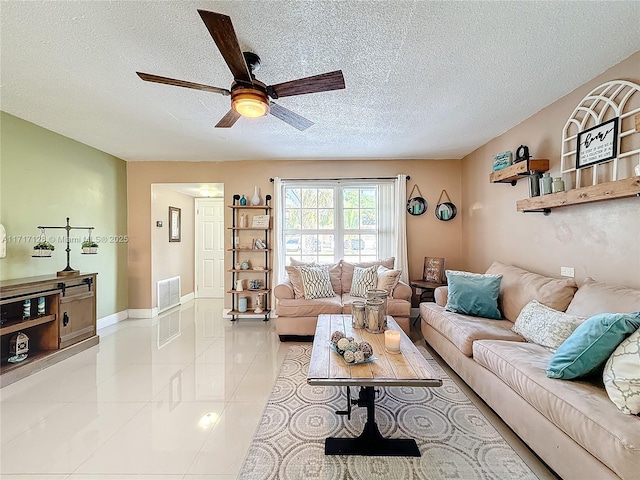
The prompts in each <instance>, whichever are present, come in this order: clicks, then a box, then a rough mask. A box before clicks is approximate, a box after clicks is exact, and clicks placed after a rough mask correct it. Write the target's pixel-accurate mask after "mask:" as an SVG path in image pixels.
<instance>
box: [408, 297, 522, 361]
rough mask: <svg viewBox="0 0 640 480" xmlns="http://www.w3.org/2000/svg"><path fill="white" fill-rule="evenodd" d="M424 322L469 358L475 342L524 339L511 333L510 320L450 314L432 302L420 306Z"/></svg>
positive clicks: (519, 340)
mask: <svg viewBox="0 0 640 480" xmlns="http://www.w3.org/2000/svg"><path fill="white" fill-rule="evenodd" d="M420 316H421V317H422V321H423V322H426V323H428V324H429V325H431V326H432V327H433V328H435V329H436V330H437V331H438V332H439V333H440V334H442V335H443V336H444V337H445V338H447V340H449V341H450V342H451V343H453V344H454V345H455V346H456V347H457V348H458V350H460V351H461V352H462V353H463V354H465V355H466V356H467V357H470V356H471V355H472V353H473V342H474V341H476V340H481V339H500V340H511V341H514V342H524V339H523V338H522V337H521V336H520V335H518V334H517V333H515V332H512V331H511V327H512V326H513V324H512V323H511V322H510V321H508V320H491V319H487V318H482V317H472V316H469V315H462V314H460V313H453V312H448V311H447V310H445V309H444V308H443V307H441V306H440V305H437V304H435V303H431V302H428V303H427V302H424V303H421V304H420Z"/></svg>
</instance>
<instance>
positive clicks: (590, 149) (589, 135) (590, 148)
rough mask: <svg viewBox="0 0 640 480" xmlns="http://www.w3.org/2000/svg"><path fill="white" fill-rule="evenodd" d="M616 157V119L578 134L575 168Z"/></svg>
mask: <svg viewBox="0 0 640 480" xmlns="http://www.w3.org/2000/svg"><path fill="white" fill-rule="evenodd" d="M617 155H618V117H616V118H614V119H612V120H609V121H606V122H604V123H601V124H600V125H596V126H595V127H592V128H589V129H588V130H585V131H584V132H580V133H579V134H578V148H577V150H576V168H584V167H588V166H590V165H594V164H596V163H600V162H606V161H607V160H611V159H613V158H616V156H617Z"/></svg>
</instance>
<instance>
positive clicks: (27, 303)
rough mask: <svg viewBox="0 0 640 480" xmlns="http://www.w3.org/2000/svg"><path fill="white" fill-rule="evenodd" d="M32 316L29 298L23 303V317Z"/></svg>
mask: <svg viewBox="0 0 640 480" xmlns="http://www.w3.org/2000/svg"><path fill="white" fill-rule="evenodd" d="M30 316H31V299H30V298H27V299H26V300H25V301H24V302H23V303H22V319H23V320H24V319H26V318H29V317H30Z"/></svg>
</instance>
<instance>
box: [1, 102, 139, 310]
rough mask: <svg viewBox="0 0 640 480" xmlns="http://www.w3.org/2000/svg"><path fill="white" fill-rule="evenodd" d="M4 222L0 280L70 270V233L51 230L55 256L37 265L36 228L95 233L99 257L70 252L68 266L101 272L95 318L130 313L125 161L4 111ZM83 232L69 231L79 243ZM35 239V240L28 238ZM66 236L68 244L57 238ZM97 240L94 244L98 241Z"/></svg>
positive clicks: (73, 248) (75, 250) (77, 250)
mask: <svg viewBox="0 0 640 480" xmlns="http://www.w3.org/2000/svg"><path fill="white" fill-rule="evenodd" d="M0 188H1V190H0V223H2V225H4V227H5V229H6V231H7V256H6V257H5V258H2V259H0V279H2V280H5V279H10V278H22V277H30V276H35V275H47V274H55V273H56V272H57V271H59V270H62V269H63V268H64V267H65V266H66V262H67V260H66V252H65V249H66V242H65V241H64V236H65V235H66V232H65V230H47V232H46V234H47V237H48V239H49V237H55V239H54V240H55V241H53V242H52V243H53V244H54V245H55V247H56V249H55V251H54V252H53V256H52V257H51V258H32V257H31V253H32V249H33V246H34V245H35V243H36V242H35V241H34V239H33V237H35V236H37V235H39V234H40V231H39V230H38V229H37V228H36V227H37V226H38V225H45V226H49V225H51V226H64V225H65V224H66V217H69V218H70V223H71V226H82V227H84V226H92V227H95V230H93V233H92V237H93V238H96V237H97V236H100V237H103V238H101V239H100V240H102V241H101V242H100V247H99V249H98V255H82V250H81V247H80V243H73V244H72V245H71V261H70V264H71V267H73V268H75V269H76V270H80V271H81V272H97V273H98V318H102V317H104V316H107V315H111V314H113V313H116V312H120V311H123V310H126V309H127V308H128V299H127V243H126V240H127V239H126V235H127V173H126V164H125V162H124V161H123V160H121V159H119V158H116V157H114V156H112V155H108V154H106V153H104V152H101V151H99V150H96V149H95V148H92V147H89V146H87V145H84V144H82V143H79V142H76V141H75V140H71V139H69V138H67V137H63V136H62V135H58V134H56V133H53V132H51V131H50V130H46V129H44V128H42V127H39V126H37V125H34V124H33V123H29V122H27V121H25V120H22V119H20V118H17V117H14V116H12V115H9V114H7V113H5V112H0ZM87 234H88V231H86V230H71V233H70V235H71V238H72V241H73V240H75V241H77V242H81V241H82V240H83V239H84V237H86V235H87ZM30 237H31V238H30ZM58 237H63V238H58ZM96 239H97V238H96Z"/></svg>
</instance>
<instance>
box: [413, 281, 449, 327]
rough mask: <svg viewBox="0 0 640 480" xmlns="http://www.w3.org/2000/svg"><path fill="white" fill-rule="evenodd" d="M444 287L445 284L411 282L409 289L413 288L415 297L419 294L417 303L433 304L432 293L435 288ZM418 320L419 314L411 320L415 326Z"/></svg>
mask: <svg viewBox="0 0 640 480" xmlns="http://www.w3.org/2000/svg"><path fill="white" fill-rule="evenodd" d="M445 285H446V283H432V282H425V281H424V280H411V288H414V289H415V290H416V295H417V294H418V293H419V294H420V301H419V303H422V302H435V297H434V292H435V290H436V288H438V287H444V286H445ZM419 319H420V313H418V316H417V317H416V318H415V319H414V320H413V324H414V325H415V324H416V322H417V321H418V320H419Z"/></svg>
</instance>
